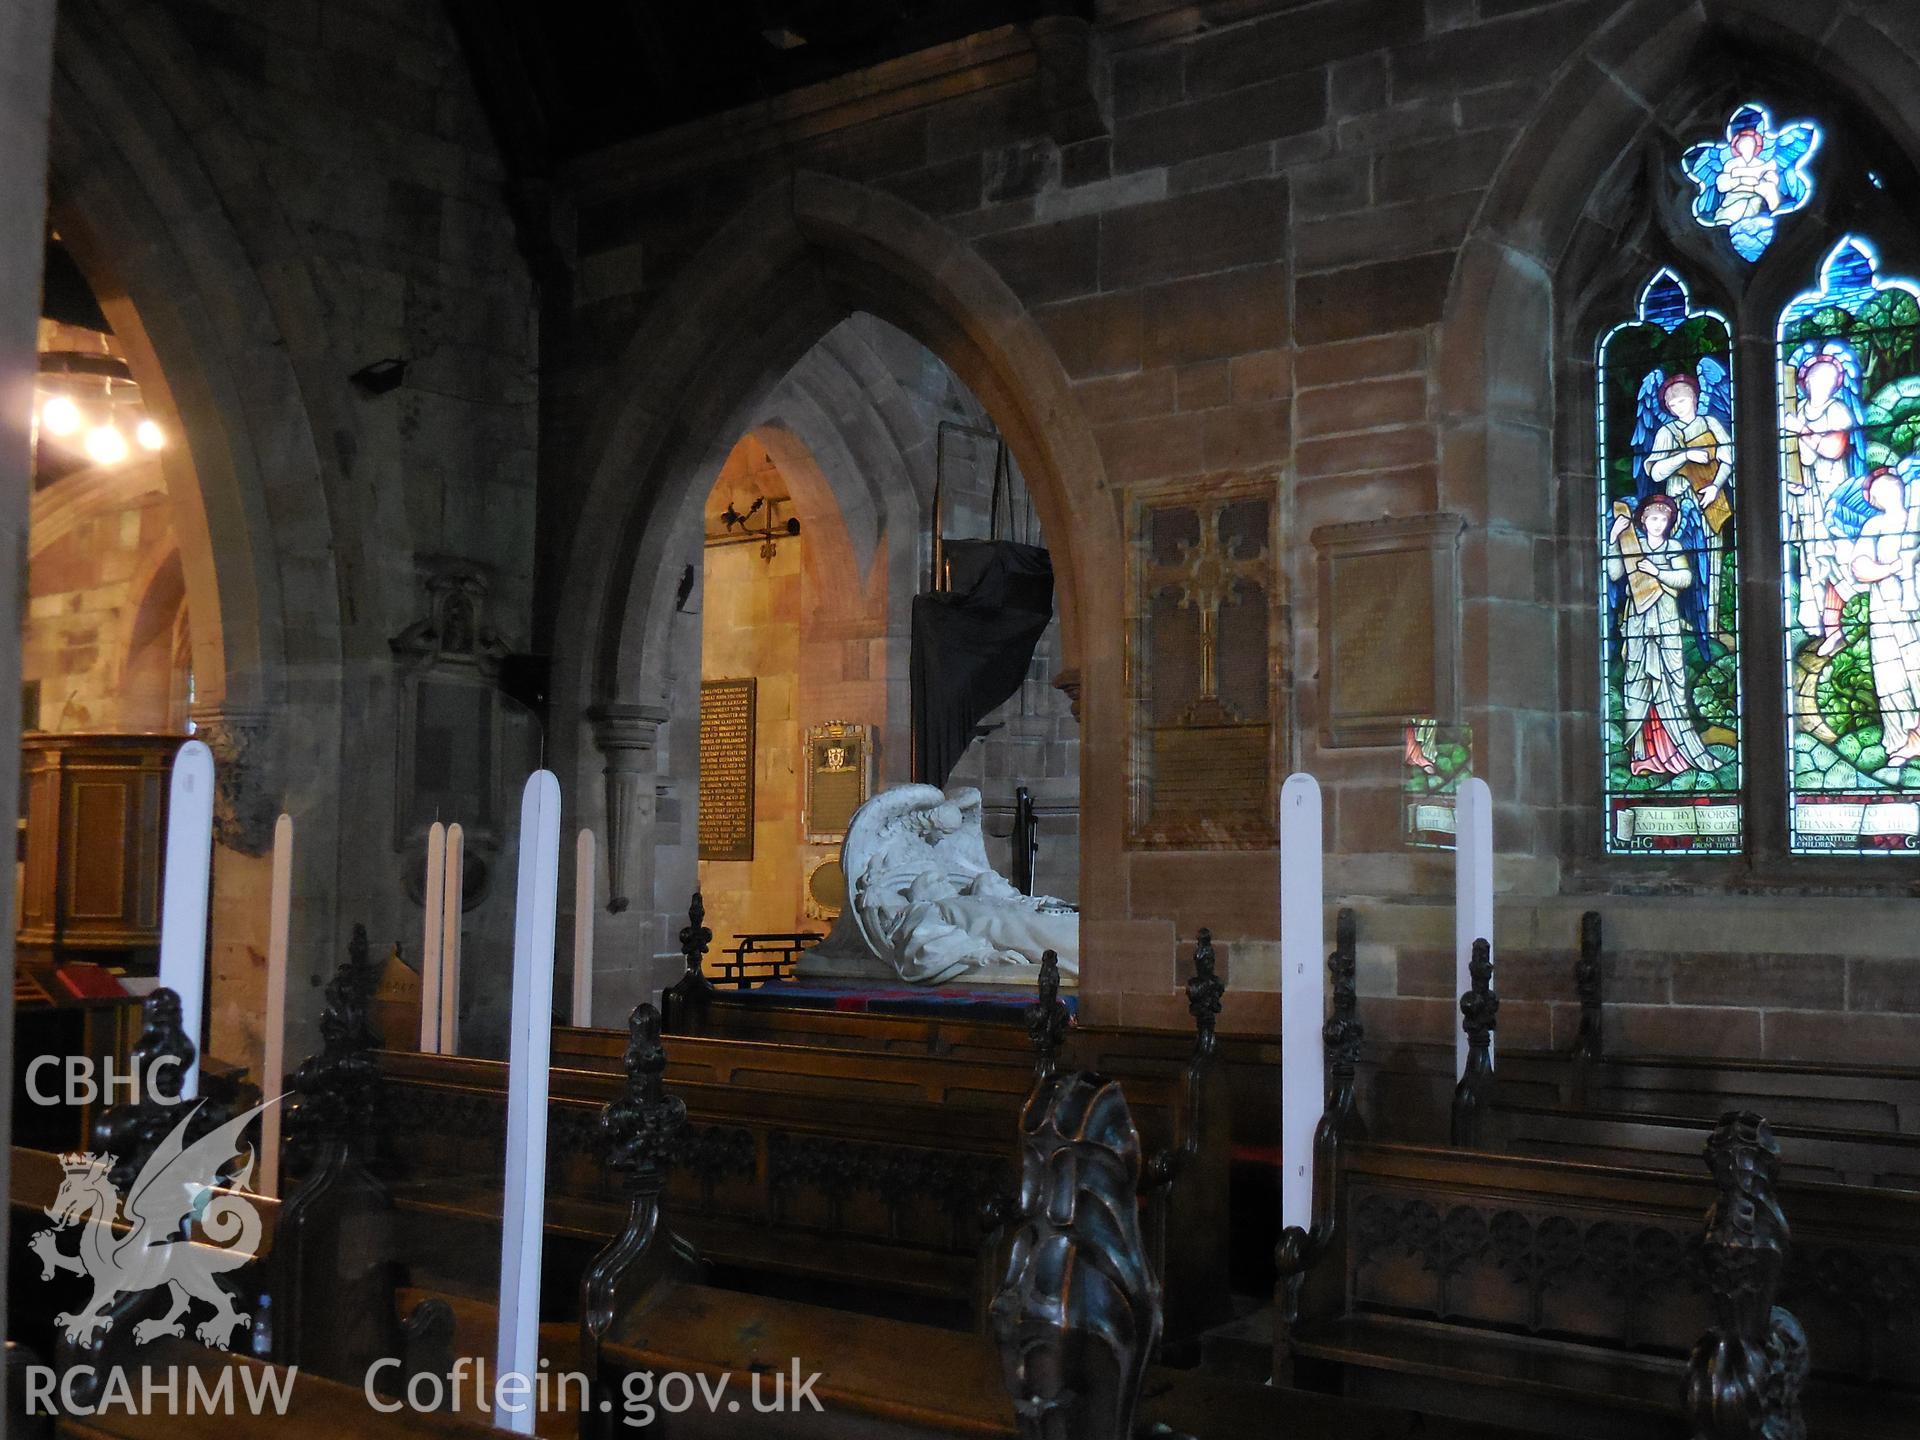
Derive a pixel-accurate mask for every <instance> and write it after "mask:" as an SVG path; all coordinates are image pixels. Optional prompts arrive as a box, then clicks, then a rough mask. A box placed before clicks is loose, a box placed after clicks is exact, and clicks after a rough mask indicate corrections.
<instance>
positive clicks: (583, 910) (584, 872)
mask: <svg viewBox="0 0 1920 1440" xmlns="http://www.w3.org/2000/svg"><path fill="white" fill-rule="evenodd" d="M573 1023H574V1024H576V1025H581V1026H586V1025H591V1024H593V831H591V830H582V831H581V832H580V835H579V838H578V839H576V840H575V841H574V845H573Z"/></svg>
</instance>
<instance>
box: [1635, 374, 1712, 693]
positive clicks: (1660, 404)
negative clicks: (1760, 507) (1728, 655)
mask: <svg viewBox="0 0 1920 1440" xmlns="http://www.w3.org/2000/svg"><path fill="white" fill-rule="evenodd" d="M1638 398H1639V405H1638V409H1637V412H1636V414H1635V418H1634V431H1633V450H1634V457H1635V472H1636V476H1637V482H1638V484H1637V488H1638V492H1639V497H1640V498H1641V499H1642V500H1644V499H1646V498H1647V496H1649V495H1656V494H1658V495H1665V496H1666V497H1667V498H1668V499H1669V500H1671V501H1673V502H1674V506H1675V508H1676V509H1677V511H1678V513H1679V525H1678V530H1677V533H1676V535H1675V537H1674V538H1675V539H1676V540H1677V541H1678V542H1679V545H1680V548H1681V550H1682V551H1684V552H1685V553H1686V555H1687V556H1688V558H1689V559H1690V560H1691V561H1692V563H1693V568H1694V581H1695V584H1696V585H1697V586H1698V588H1699V592H1700V596H1701V599H1702V601H1703V602H1704V603H1703V604H1702V606H1701V608H1700V615H1701V620H1700V628H1699V629H1698V630H1697V631H1696V634H1695V639H1696V642H1697V643H1698V645H1699V646H1700V657H1701V659H1703V660H1706V659H1711V658H1712V657H1711V656H1710V655H1709V653H1708V650H1707V637H1708V636H1709V635H1724V634H1725V628H1726V627H1723V626H1722V624H1721V615H1720V577H1721V575H1722V573H1723V571H1724V569H1725V562H1726V554H1727V539H1728V536H1727V527H1728V526H1729V525H1730V524H1731V523H1732V520H1733V495H1732V490H1733V433H1732V431H1731V429H1730V428H1729V427H1730V426H1731V425H1732V423H1733V387H1732V386H1731V385H1730V384H1729V383H1728V380H1727V369H1726V366H1724V365H1722V364H1721V363H1720V362H1719V361H1718V360H1716V359H1714V357H1713V356H1711V355H1703V356H1702V357H1701V358H1700V361H1699V364H1698V365H1697V367H1696V372H1695V374H1691V375H1690V374H1687V373H1686V372H1685V371H1678V372H1676V373H1674V374H1672V375H1667V374H1665V373H1664V372H1662V371H1660V370H1654V371H1652V372H1651V373H1650V374H1648V375H1647V377H1646V378H1645V379H1644V380H1642V381H1641V382H1640V392H1639V397H1638ZM1729 618H1731V617H1729Z"/></svg>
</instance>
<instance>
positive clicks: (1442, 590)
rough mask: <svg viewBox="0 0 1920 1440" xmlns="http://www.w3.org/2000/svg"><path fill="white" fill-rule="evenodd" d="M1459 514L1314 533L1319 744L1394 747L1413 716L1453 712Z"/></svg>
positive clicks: (1461, 523)
mask: <svg viewBox="0 0 1920 1440" xmlns="http://www.w3.org/2000/svg"><path fill="white" fill-rule="evenodd" d="M1465 525H1466V522H1465V521H1464V520H1462V519H1461V518H1460V517H1459V516H1458V515H1446V514H1440V515H1412V516H1405V517H1397V518H1389V519H1383V520H1363V521H1358V522H1355V523H1352V524H1343V525H1322V526H1321V527H1320V528H1319V529H1317V530H1315V531H1314V532H1313V545H1314V549H1315V550H1317V551H1318V552H1319V557H1320V560H1319V571H1320V743H1321V744H1322V745H1325V746H1328V747H1330V748H1337V747H1343V746H1352V745H1401V744H1404V743H1405V734H1406V731H1405V727H1406V723H1407V717H1408V716H1410V715H1417V716H1432V717H1437V718H1439V719H1442V720H1449V719H1452V718H1453V716H1454V705H1455V695H1454V692H1455V682H1454V672H1455V664H1454V655H1455V650H1456V647H1457V640H1456V637H1457V636H1458V634H1459V630H1460V618H1459V595H1460V573H1459V572H1460V563H1459V546H1460V533H1461V531H1462V530H1463V529H1464V528H1465Z"/></svg>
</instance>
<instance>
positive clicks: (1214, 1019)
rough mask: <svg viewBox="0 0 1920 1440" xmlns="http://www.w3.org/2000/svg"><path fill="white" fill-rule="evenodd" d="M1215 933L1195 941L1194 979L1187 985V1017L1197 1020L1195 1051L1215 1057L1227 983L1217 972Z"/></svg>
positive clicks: (1202, 934)
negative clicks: (1216, 1029) (1217, 1028)
mask: <svg viewBox="0 0 1920 1440" xmlns="http://www.w3.org/2000/svg"><path fill="white" fill-rule="evenodd" d="M1216 963H1217V962H1216V961H1215V958H1214V953H1213V931H1211V930H1208V929H1205V928H1202V929H1201V931H1200V933H1199V935H1198V936H1196V937H1195V939H1194V945H1193V975H1192V977H1191V978H1190V979H1189V980H1188V981H1187V1013H1188V1014H1189V1015H1191V1016H1193V1029H1194V1051H1195V1053H1196V1054H1199V1055H1211V1054H1212V1053H1213V1051H1214V1047H1215V1046H1216V1045H1217V1044H1218V1041H1217V1040H1216V1039H1215V1036H1214V1031H1215V1028H1216V1027H1217V1025H1218V1023H1219V1020H1220V997H1221V996H1223V995H1225V994H1226V993H1227V982H1226V981H1224V980H1222V979H1221V978H1220V975H1219V972H1218V971H1217V970H1216V968H1215V966H1216Z"/></svg>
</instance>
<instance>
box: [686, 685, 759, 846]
mask: <svg viewBox="0 0 1920 1440" xmlns="http://www.w3.org/2000/svg"><path fill="white" fill-rule="evenodd" d="M755 694H756V686H755V682H754V681H753V680H751V679H747V680H706V681H703V682H701V685H700V858H701V859H702V860H751V859H753V770H754V763H755V745H754V740H755V728H754V727H755V724H756V710H757V706H756V703H755Z"/></svg>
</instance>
